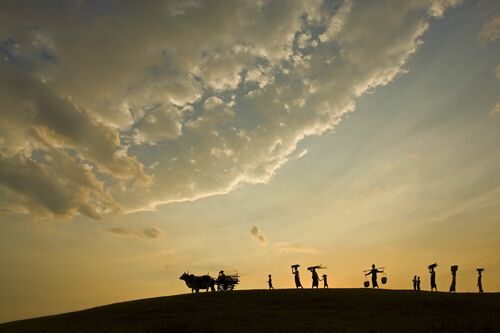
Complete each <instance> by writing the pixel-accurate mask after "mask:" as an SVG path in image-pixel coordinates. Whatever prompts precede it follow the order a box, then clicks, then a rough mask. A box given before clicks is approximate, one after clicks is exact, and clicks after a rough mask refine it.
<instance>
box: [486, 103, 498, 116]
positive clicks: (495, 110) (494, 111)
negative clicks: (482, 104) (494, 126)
mask: <svg viewBox="0 0 500 333" xmlns="http://www.w3.org/2000/svg"><path fill="white" fill-rule="evenodd" d="M498 114H500V102H498V103H496V104H495V106H494V107H493V109H491V111H490V113H489V115H490V116H496V115H498Z"/></svg>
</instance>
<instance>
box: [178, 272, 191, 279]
mask: <svg viewBox="0 0 500 333" xmlns="http://www.w3.org/2000/svg"><path fill="white" fill-rule="evenodd" d="M188 273H189V272H188ZM188 273H186V272H184V273H183V274H182V275H181V277H180V278H179V280H184V281H186V279H187V278H188V276H189V274H188Z"/></svg>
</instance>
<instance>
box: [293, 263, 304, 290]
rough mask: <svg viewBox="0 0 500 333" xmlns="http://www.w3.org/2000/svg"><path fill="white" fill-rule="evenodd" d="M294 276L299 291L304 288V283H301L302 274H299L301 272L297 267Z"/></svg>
mask: <svg viewBox="0 0 500 333" xmlns="http://www.w3.org/2000/svg"><path fill="white" fill-rule="evenodd" d="M293 275H294V278H295V287H296V288H297V289H299V288H302V289H303V288H304V287H302V283H300V274H299V270H298V268H297V267H295V270H294V271H293Z"/></svg>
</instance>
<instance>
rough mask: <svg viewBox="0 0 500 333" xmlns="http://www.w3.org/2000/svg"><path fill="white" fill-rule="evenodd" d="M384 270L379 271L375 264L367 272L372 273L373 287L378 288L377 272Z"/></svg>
mask: <svg viewBox="0 0 500 333" xmlns="http://www.w3.org/2000/svg"><path fill="white" fill-rule="evenodd" d="M383 272H384V271H379V270H378V269H376V268H375V264H373V265H372V269H371V270H370V271H369V272H368V273H366V274H365V276H366V275H370V274H371V275H372V287H373V288H378V282H377V274H378V273H383Z"/></svg>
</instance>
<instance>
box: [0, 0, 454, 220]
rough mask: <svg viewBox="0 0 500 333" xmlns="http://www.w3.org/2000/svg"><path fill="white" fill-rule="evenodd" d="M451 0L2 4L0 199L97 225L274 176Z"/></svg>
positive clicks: (397, 66)
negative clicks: (45, 189)
mask: <svg viewBox="0 0 500 333" xmlns="http://www.w3.org/2000/svg"><path fill="white" fill-rule="evenodd" d="M457 3H458V1H451V0H411V1H401V2H393V1H376V2H363V1H349V0H346V1H336V2H334V3H331V2H323V1H293V0H291V1H272V0H269V1H241V2H240V1H217V2H205V1H193V2H182V1H181V2H176V1H174V2H169V3H168V4H165V3H164V2H155V1H151V2H147V3H141V4H139V3H137V2H135V1H123V2H120V3H119V4H113V3H101V2H87V1H83V2H67V3H64V4H59V5H57V6H55V5H54V6H51V5H50V4H49V5H45V4H43V3H40V2H32V3H22V4H19V2H17V1H4V2H2V4H1V5H0V6H2V10H0V31H2V37H1V38H3V39H2V40H0V59H1V60H0V74H1V75H0V77H1V79H0V112H1V116H2V118H1V120H0V132H1V133H2V136H1V138H0V152H1V154H2V159H1V160H0V163H2V164H4V165H3V166H2V168H3V170H4V172H5V175H4V177H3V178H1V179H0V205H2V206H4V207H7V210H8V211H11V212H23V214H25V215H26V216H33V215H38V214H39V212H43V213H44V214H46V215H47V216H55V217H58V216H63V217H64V218H67V219H69V218H71V217H73V216H75V215H79V214H83V215H86V216H89V217H92V218H99V217H100V216H102V214H106V213H108V212H109V213H112V212H119V211H123V212H133V211H140V210H146V209H154V208H155V207H156V206H157V205H160V204H168V203H172V202H182V201H192V200H197V199H199V198H204V197H207V196H212V195H217V194H224V193H228V192H230V191H231V190H233V189H234V188H236V187H238V186H241V185H242V184H256V183H266V182H268V181H269V180H270V179H271V178H272V177H273V175H274V174H275V173H276V172H277V170H278V169H279V168H280V167H281V166H283V165H284V164H285V163H287V162H288V161H289V160H293V158H290V157H291V156H293V155H292V154H293V153H295V151H296V149H297V144H298V143H299V142H300V141H301V140H302V139H304V138H305V137H307V136H311V135H320V134H322V133H324V132H325V131H329V130H332V129H333V128H334V127H335V126H336V125H337V124H338V123H339V122H340V121H342V117H343V116H344V115H345V114H346V113H348V112H352V111H354V110H355V103H356V99H357V98H358V97H359V96H361V95H363V94H365V93H367V92H369V91H372V90H373V89H374V88H376V87H378V86H381V85H386V84H388V83H389V82H390V81H392V80H393V79H394V77H396V76H397V75H399V74H400V73H402V72H403V69H402V67H403V66H404V64H405V62H406V60H407V59H408V57H409V56H410V55H411V54H413V53H414V52H415V51H416V50H417V47H418V45H419V43H420V38H421V36H422V35H423V33H424V32H425V31H426V29H427V28H428V26H429V23H430V22H431V20H433V17H434V18H435V17H441V16H442V15H443V13H444V11H445V10H446V9H447V8H449V7H450V6H453V5H456V4H457ZM59 159H61V161H59ZM62 162H64V163H62ZM61 163H62V164H64V165H65V169H64V172H59V171H57V170H58V169H57V166H58V165H60V164H61ZM20 164H21V165H24V167H23V168H20V169H19V170H20V171H19V172H21V171H22V172H26V173H27V172H31V171H30V170H31V169H35V168H38V169H37V170H38V171H37V173H36V174H37V177H39V178H41V179H39V181H40V183H42V182H45V183H47V184H51V186H52V187H51V188H53V190H52V191H50V192H49V193H46V194H45V196H46V197H44V196H42V195H41V194H39V193H38V192H37V191H36V190H35V189H32V188H30V186H29V184H28V185H21V182H19V181H17V182H13V181H8V179H10V178H9V177H11V174H10V173H7V171H8V170H13V168H16V166H19V165H20ZM149 165H155V167H154V168H147V167H145V166H149ZM28 166H29V167H28ZM81 169H84V170H86V171H85V177H86V178H85V179H86V180H85V182H83V183H82V181H81V180H79V177H76V176H75V175H79V174H80V173H81V172H80V170H81ZM9 172H12V171H9ZM17 177H18V178H17V179H25V180H27V179H29V177H30V176H29V175H26V176H25V174H24V173H23V174H18V176H17ZM42 178H43V179H42ZM45 183H44V184H45ZM66 185H69V186H70V187H71V188H72V189H74V191H72V192H71V193H72V195H70V196H69V197H68V196H66V195H64V194H63V193H65V191H66V189H65V186H66ZM39 186H42V184H40V185H39ZM43 186H45V185H43ZM2 193H3V194H2ZM52 195H53V196H54V197H53V198H49V197H50V196H52ZM55 203H59V204H55Z"/></svg>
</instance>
